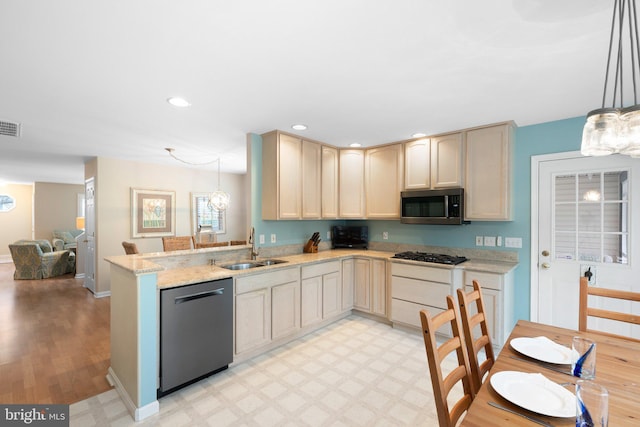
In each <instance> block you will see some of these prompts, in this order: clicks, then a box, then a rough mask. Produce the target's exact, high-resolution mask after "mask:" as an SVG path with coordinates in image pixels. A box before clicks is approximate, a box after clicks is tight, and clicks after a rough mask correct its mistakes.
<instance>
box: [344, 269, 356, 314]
mask: <svg viewBox="0 0 640 427" xmlns="http://www.w3.org/2000/svg"><path fill="white" fill-rule="evenodd" d="M354 265H355V263H354V260H353V259H345V260H343V261H342V311H347V310H351V309H352V308H353V280H354V278H353V274H354Z"/></svg>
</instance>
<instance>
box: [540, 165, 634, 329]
mask: <svg viewBox="0 0 640 427" xmlns="http://www.w3.org/2000/svg"><path fill="white" fill-rule="evenodd" d="M532 183H533V185H532V196H533V197H532V237H533V238H532V245H531V249H532V252H531V254H532V255H531V257H532V260H531V261H532V266H531V276H532V277H531V319H532V320H533V321H538V322H541V323H547V324H552V325H556V326H561V327H566V328H571V329H577V328H578V294H579V277H580V276H581V275H583V274H584V272H585V271H586V270H589V271H590V272H592V273H593V276H592V277H591V284H595V285H596V286H602V287H607V288H615V289H625V290H634V291H638V290H640V281H638V280H637V277H638V273H639V272H640V267H639V266H638V264H640V258H639V256H638V255H636V256H635V257H634V256H632V254H634V253H640V246H639V244H640V239H639V238H638V236H639V234H640V159H632V158H630V157H627V156H619V155H614V156H608V157H583V156H581V155H580V153H561V154H556V155H545V156H535V157H534V158H532ZM536 186H537V188H536ZM634 216H635V218H634ZM536 235H537V238H536ZM590 304H591V305H598V306H600V307H603V308H611V309H618V310H631V306H630V305H629V306H627V307H624V305H625V304H628V303H621V302H611V301H606V302H605V301H603V300H602V299H598V300H597V301H596V300H594V301H593V302H591V303H590ZM589 327H590V328H594V329H598V330H608V331H610V332H614V333H619V334H626V335H630V334H632V331H631V329H630V327H629V326H627V325H620V324H615V323H614V322H610V321H604V320H597V319H591V320H590V321H589ZM637 332H638V331H634V334H635V333H637Z"/></svg>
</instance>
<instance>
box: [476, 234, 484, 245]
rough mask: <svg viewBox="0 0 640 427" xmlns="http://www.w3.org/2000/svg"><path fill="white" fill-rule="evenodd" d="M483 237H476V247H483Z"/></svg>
mask: <svg viewBox="0 0 640 427" xmlns="http://www.w3.org/2000/svg"><path fill="white" fill-rule="evenodd" d="M482 241H483V239H482V236H476V246H482Z"/></svg>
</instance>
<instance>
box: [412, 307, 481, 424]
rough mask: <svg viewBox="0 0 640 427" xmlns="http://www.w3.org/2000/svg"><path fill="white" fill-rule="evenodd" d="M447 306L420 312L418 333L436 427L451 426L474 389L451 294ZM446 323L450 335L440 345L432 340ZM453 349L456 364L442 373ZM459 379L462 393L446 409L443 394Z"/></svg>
mask: <svg viewBox="0 0 640 427" xmlns="http://www.w3.org/2000/svg"><path fill="white" fill-rule="evenodd" d="M447 307H448V309H447V310H445V311H443V312H442V313H439V314H437V315H436V316H433V317H431V315H430V314H429V312H428V311H427V310H421V311H420V321H421V322H422V334H423V337H424V345H425V348H426V351H427V361H428V363H429V372H430V374H431V384H432V386H433V394H434V400H435V402H436V410H437V412H438V421H439V425H440V427H452V426H455V425H456V423H457V422H458V420H459V419H460V417H461V416H462V415H463V414H464V413H465V411H466V410H467V409H468V408H469V405H471V402H472V401H473V398H474V396H475V392H474V390H473V385H472V380H471V369H470V367H469V359H468V356H467V349H466V346H465V343H464V339H463V337H462V330H461V329H460V319H459V314H458V310H457V309H456V305H455V302H454V300H453V297H452V296H451V295H448V296H447ZM446 325H450V326H451V331H452V332H453V337H452V338H450V339H448V340H447V341H446V342H444V343H443V344H442V345H441V346H440V347H438V343H437V342H436V332H437V331H438V330H439V329H440V328H441V327H443V326H446ZM453 351H455V352H456V360H457V366H456V367H455V368H454V369H453V370H452V371H451V372H450V373H449V374H448V375H447V376H446V377H444V374H443V372H442V362H443V360H444V359H445V358H446V357H447V355H449V354H450V353H451V352H453ZM460 381H461V382H462V389H463V393H464V394H463V396H462V397H461V398H460V399H459V400H458V401H457V402H456V403H455V404H454V405H453V408H451V410H450V409H449V403H448V401H447V397H448V396H449V393H450V392H451V389H453V387H454V386H455V385H456V384H458V383H459V382H460Z"/></svg>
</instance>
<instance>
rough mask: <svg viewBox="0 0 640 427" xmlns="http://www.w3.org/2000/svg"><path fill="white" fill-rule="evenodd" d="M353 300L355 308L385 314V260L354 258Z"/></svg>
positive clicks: (380, 314)
mask: <svg viewBox="0 0 640 427" xmlns="http://www.w3.org/2000/svg"><path fill="white" fill-rule="evenodd" d="M353 261H354V275H353V277H354V302H353V308H354V309H356V310H360V311H364V312H366V313H372V314H376V315H379V316H386V314H387V289H386V288H387V280H386V261H385V260H380V259H369V258H354V260H353Z"/></svg>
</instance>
